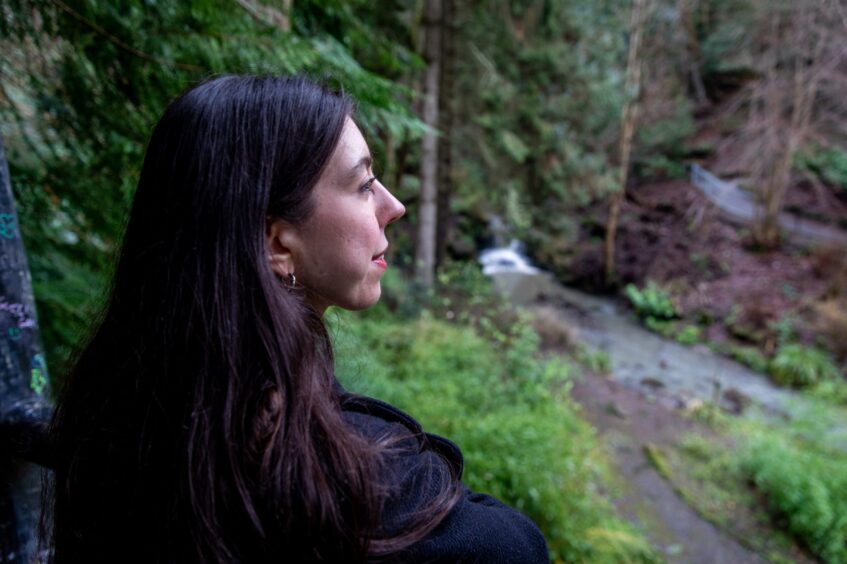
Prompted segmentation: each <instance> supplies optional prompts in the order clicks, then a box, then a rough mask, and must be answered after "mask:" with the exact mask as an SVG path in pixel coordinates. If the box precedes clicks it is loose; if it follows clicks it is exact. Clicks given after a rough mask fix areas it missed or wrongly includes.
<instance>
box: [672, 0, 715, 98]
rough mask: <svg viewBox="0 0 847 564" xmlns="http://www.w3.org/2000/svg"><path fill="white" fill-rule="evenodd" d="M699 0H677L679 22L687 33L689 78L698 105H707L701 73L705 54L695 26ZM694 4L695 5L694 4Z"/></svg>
mask: <svg viewBox="0 0 847 564" xmlns="http://www.w3.org/2000/svg"><path fill="white" fill-rule="evenodd" d="M698 1H699V0H677V12H678V13H679V22H680V25H681V26H682V30H683V33H684V34H685V47H686V51H687V57H686V64H687V65H688V80H689V82H690V83H691V89H692V90H693V91H694V98H695V99H696V100H697V105H698V106H705V105H706V104H708V102H709V98H708V96H707V95H706V86H705V85H704V84H703V75H702V74H701V73H700V65H701V64H702V62H703V56H702V53H701V51H700V42H699V41H698V40H697V30H696V29H695V27H694V14H693V12H694V8H695V7H696V3H697V2H698ZM692 5H693V6H692Z"/></svg>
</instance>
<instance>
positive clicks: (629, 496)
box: [573, 375, 766, 564]
mask: <svg viewBox="0 0 847 564" xmlns="http://www.w3.org/2000/svg"><path fill="white" fill-rule="evenodd" d="M573 397H574V399H575V400H576V401H577V402H578V403H579V404H580V405H581V406H582V408H583V410H584V412H583V413H584V415H585V417H586V418H587V419H588V420H589V421H590V422H591V423H592V424H593V425H594V426H595V427H596V428H597V430H598V432H599V434H600V437H601V438H602V439H603V441H604V442H605V443H606V444H607V445H608V446H609V447H610V450H611V452H612V454H613V455H614V462H615V465H616V466H617V471H618V475H619V476H621V478H622V482H623V484H622V486H623V488H624V492H623V496H622V497H619V498H618V499H616V500H615V505H616V507H617V509H618V511H619V512H620V514H621V515H622V516H623V517H624V518H626V519H627V520H628V521H630V522H631V523H634V524H635V525H636V526H637V527H639V528H640V529H642V530H643V531H644V532H645V534H646V535H647V537H648V538H649V539H650V542H651V543H652V544H653V546H654V547H656V548H657V549H658V550H660V551H662V552H663V553H664V556H665V558H666V559H667V561H668V562H671V563H676V562H680V563H682V562H684V563H687V564H717V563H721V564H723V563H726V564H746V563H756V564H758V563H765V562H766V561H765V560H763V559H762V558H760V557H759V556H757V555H756V554H754V553H752V552H750V551H749V550H747V549H746V548H744V547H743V546H742V545H741V544H739V543H738V542H737V541H736V540H735V539H734V538H732V537H731V536H729V535H727V534H726V533H725V532H723V531H721V530H719V529H718V528H716V527H715V526H714V525H712V524H711V523H709V522H708V521H706V520H704V519H703V518H702V517H700V515H699V514H697V513H696V512H695V511H694V510H693V509H692V508H691V507H689V506H688V505H687V504H686V503H685V502H684V501H683V500H681V499H680V498H679V496H678V495H677V494H676V492H675V491H674V490H673V487H672V486H671V485H670V484H668V482H667V481H666V480H665V479H664V478H662V476H661V475H660V474H659V473H658V472H657V471H656V469H655V468H654V467H653V466H652V465H651V464H650V462H649V461H648V459H647V456H646V455H645V447H647V446H659V447H662V446H672V445H673V444H674V443H675V442H676V441H677V440H678V438H679V437H680V436H681V435H682V434H683V433H686V432H691V431H694V430H695V424H694V423H692V422H691V421H690V420H689V419H686V418H684V417H682V416H680V415H679V414H678V413H677V412H675V411H673V410H671V409H669V408H667V407H664V406H663V405H661V404H660V403H658V402H655V401H652V402H651V401H649V400H648V399H646V398H645V397H644V396H643V395H642V394H640V393H639V392H637V391H634V390H631V389H628V388H626V387H624V386H623V385H622V384H621V383H619V382H616V381H614V380H611V379H609V378H603V377H600V376H595V375H588V376H586V377H584V378H583V379H581V380H580V381H578V382H577V383H576V385H575V386H574V388H573Z"/></svg>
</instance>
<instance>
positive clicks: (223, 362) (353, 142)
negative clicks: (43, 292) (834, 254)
mask: <svg viewBox="0 0 847 564" xmlns="http://www.w3.org/2000/svg"><path fill="white" fill-rule="evenodd" d="M351 116H352V106H351V103H350V101H349V100H348V99H346V98H345V97H343V96H340V95H336V94H333V93H331V92H329V91H327V90H325V89H323V88H321V87H319V86H316V85H315V84H313V83H310V82H308V81H307V80H305V79H302V78H278V77H239V76H223V77H219V78H215V79H212V80H209V81H207V82H205V83H203V84H200V85H199V86H197V87H195V88H193V89H191V90H189V91H188V92H186V93H185V94H183V95H182V96H181V97H180V98H179V99H177V100H176V101H175V102H173V103H172V104H171V106H170V107H169V108H168V109H167V111H166V112H165V115H164V116H163V118H162V120H161V121H160V122H159V124H158V125H157V126H156V128H155V130H154V131H153V135H152V138H151V140H150V143H149V146H148V148H147V153H146V156H145V160H144V165H143V168H142V171H141V177H140V180H139V184H138V190H137V193H136V195H135V201H134V203H133V208H132V213H131V215H130V219H129V224H128V226H127V231H126V235H125V239H124V244H123V249H122V252H121V256H120V259H119V262H118V265H117V269H116V272H115V277H114V282H113V285H112V291H111V298H110V301H109V304H108V307H107V308H106V310H105V313H104V314H103V317H102V320H101V321H100V323H99V325H98V328H97V329H96V331H95V332H94V334H93V337H92V338H91V340H90V341H89V343H88V344H87V346H86V347H85V349H84V350H83V351H82V353H81V354H80V356H79V358H78V359H77V360H76V363H75V366H74V368H73V370H72V371H71V374H70V375H69V378H68V384H67V387H66V390H65V391H64V393H63V396H62V398H61V400H60V403H59V406H58V408H57V411H56V415H55V417H54V421H53V429H52V432H53V439H54V440H55V444H56V445H57V449H58V452H59V460H58V462H57V470H56V473H55V485H54V494H53V516H54V526H53V531H52V551H53V554H52V560H53V561H54V562H57V563H61V562H83V561H84V562H92V561H106V560H108V561H110V562H115V561H118V562H125V561H134V562H271V561H273V562H280V561H290V562H313V561H315V562H316V561H321V562H357V561H358V562H362V561H380V560H386V561H403V562H439V561H440V562H458V561H463V562H546V561H547V553H546V546H545V543H544V539H543V537H542V536H541V535H540V533H539V532H538V530H537V529H536V528H535V526H534V525H533V524H532V523H531V521H529V520H528V519H527V518H526V517H524V516H522V515H521V514H519V513H518V512H516V511H514V510H512V509H509V508H508V507H506V506H504V505H502V504H501V503H499V502H497V501H496V500H494V499H492V498H489V497H487V496H481V495H478V494H474V493H471V492H470V491H468V490H467V489H466V488H465V487H464V486H463V485H462V484H461V482H460V480H459V479H460V475H461V472H462V459H461V454H460V453H459V451H458V449H457V448H456V447H455V446H454V445H452V443H449V442H448V441H446V440H444V439H440V438H438V437H434V436H431V435H427V434H425V433H423V431H422V430H421V428H420V426H419V425H418V424H417V423H416V422H415V421H414V420H412V419H411V418H409V417H408V416H407V415H405V414H403V413H401V412H399V411H398V410H396V409H395V408H393V407H391V406H388V405H386V404H383V403H381V402H378V401H376V400H372V399H368V398H363V397H358V396H354V395H351V394H348V393H347V392H345V391H344V390H343V389H342V388H341V387H340V385H339V384H338V383H337V381H336V379H335V377H334V374H333V359H332V349H331V344H330V340H329V338H328V335H327V332H326V329H325V327H324V325H323V323H322V321H321V315H322V314H323V312H324V310H325V309H326V308H327V307H329V306H331V305H336V306H340V307H343V308H347V309H362V308H366V307H368V306H371V305H373V304H374V303H376V301H377V300H378V299H379V296H380V277H381V275H382V274H383V272H384V271H385V268H386V259H385V252H386V249H387V247H388V241H387V239H386V237H385V227H386V226H387V225H388V224H390V223H391V222H393V221H395V220H396V219H398V218H399V217H400V216H402V215H403V213H404V211H405V210H404V208H403V205H402V204H401V203H400V202H398V201H397V199H395V198H394V196H392V195H391V194H390V193H389V192H388V190H387V189H386V188H385V186H383V185H382V184H381V183H380V182H379V180H377V179H376V178H375V177H374V176H373V171H372V162H371V155H370V152H369V150H368V146H367V144H366V143H365V140H364V139H363V137H362V134H361V133H360V131H359V129H358V128H357V127H356V125H355V123H354V122H353V120H352V117H351Z"/></svg>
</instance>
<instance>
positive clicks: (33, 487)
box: [0, 137, 52, 562]
mask: <svg viewBox="0 0 847 564" xmlns="http://www.w3.org/2000/svg"><path fill="white" fill-rule="evenodd" d="M0 331H2V334H0V364H2V367H1V368H0V562H12V561H15V562H31V561H32V562H34V561H35V548H36V530H37V524H38V517H39V514H40V499H41V497H40V496H41V493H40V490H41V473H40V471H39V470H38V468H37V467H35V466H34V465H33V464H30V463H29V462H27V460H34V461H39V462H41V463H45V462H46V455H45V452H44V437H45V433H46V421H47V419H48V418H49V416H50V413H51V411H52V408H51V406H50V402H49V399H48V398H49V396H50V385H49V380H48V376H47V366H46V364H45V361H44V354H43V351H42V349H41V343H40V340H39V335H38V322H37V318H36V314H35V299H34V297H33V293H32V283H31V280H30V275H29V267H28V265H27V260H26V254H25V252H24V247H23V242H22V241H21V232H20V229H19V227H18V216H17V213H16V212H15V202H14V197H13V196H12V188H11V184H10V180H9V168H8V166H7V164H6V154H5V150H4V148H3V139H2V137H0Z"/></svg>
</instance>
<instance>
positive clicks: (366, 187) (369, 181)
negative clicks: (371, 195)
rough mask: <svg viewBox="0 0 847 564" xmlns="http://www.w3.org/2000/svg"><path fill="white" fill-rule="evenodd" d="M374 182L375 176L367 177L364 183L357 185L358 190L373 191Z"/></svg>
mask: <svg viewBox="0 0 847 564" xmlns="http://www.w3.org/2000/svg"><path fill="white" fill-rule="evenodd" d="M374 182H376V176H371V177H370V178H368V179H367V180H366V181H365V183H364V184H362V185H361V186H360V187H359V191H360V192H373V191H374V190H373V184H374Z"/></svg>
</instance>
